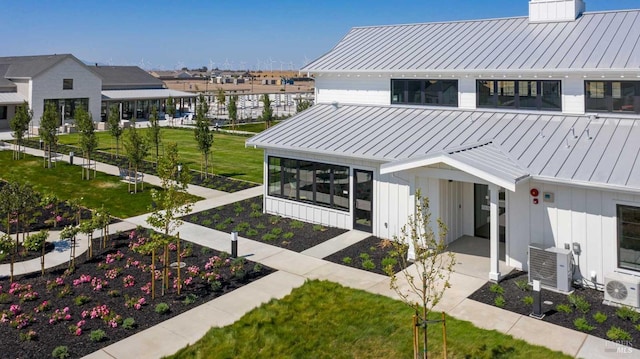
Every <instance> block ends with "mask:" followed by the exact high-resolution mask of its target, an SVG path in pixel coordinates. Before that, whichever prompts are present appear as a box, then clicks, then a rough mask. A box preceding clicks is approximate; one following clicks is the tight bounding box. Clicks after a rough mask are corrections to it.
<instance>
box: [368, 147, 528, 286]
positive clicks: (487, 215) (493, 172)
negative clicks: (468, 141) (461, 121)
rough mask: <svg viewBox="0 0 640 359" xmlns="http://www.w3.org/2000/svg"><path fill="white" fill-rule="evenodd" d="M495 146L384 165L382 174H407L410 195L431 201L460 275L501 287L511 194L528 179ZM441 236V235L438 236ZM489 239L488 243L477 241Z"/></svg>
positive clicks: (506, 252)
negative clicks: (493, 283)
mask: <svg viewBox="0 0 640 359" xmlns="http://www.w3.org/2000/svg"><path fill="white" fill-rule="evenodd" d="M505 153H506V152H504V151H502V150H501V148H500V147H499V146H497V145H495V144H493V143H492V142H491V141H489V142H486V143H480V144H475V145H472V146H467V147H464V148H457V149H451V150H447V151H445V152H442V153H438V154H434V155H426V156H421V157H417V158H411V159H405V160H399V161H394V162H390V163H386V164H383V165H381V167H380V172H381V174H385V173H396V172H402V171H406V173H409V174H410V175H409V177H412V178H415V179H414V181H413V182H412V183H411V193H412V194H415V193H416V191H417V190H418V189H420V190H421V191H422V193H423V195H425V196H428V197H429V200H430V203H431V206H430V210H431V214H432V220H433V221H434V223H433V226H434V227H433V228H434V229H436V230H437V227H436V224H435V218H441V219H442V220H443V221H444V223H445V224H446V225H447V227H448V229H449V231H448V234H447V239H446V240H447V244H448V245H449V248H450V250H451V251H453V252H456V253H459V255H458V257H457V262H459V264H460V266H459V267H458V266H456V271H461V272H462V271H465V272H469V274H471V275H473V276H479V275H483V276H484V278H488V279H489V280H492V281H496V282H497V281H499V280H500V279H501V277H502V276H503V274H506V273H508V272H510V271H511V269H512V268H511V267H508V266H507V265H506V263H507V262H508V253H509V231H508V230H506V228H508V222H509V208H508V203H509V194H510V193H514V192H515V191H516V185H517V184H518V183H520V182H522V181H524V180H526V179H528V177H529V174H528V173H527V172H526V171H525V170H524V169H523V168H522V167H521V166H520V165H518V163H517V162H516V161H514V160H513V159H511V158H510V157H508V156H507V155H506V154H505ZM436 233H437V232H436ZM479 237H486V238H479Z"/></svg>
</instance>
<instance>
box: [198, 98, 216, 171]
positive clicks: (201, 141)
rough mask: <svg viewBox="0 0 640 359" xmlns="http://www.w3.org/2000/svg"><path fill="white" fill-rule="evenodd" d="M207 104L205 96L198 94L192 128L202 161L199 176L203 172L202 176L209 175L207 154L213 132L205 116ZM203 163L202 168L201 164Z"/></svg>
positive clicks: (211, 144)
mask: <svg viewBox="0 0 640 359" xmlns="http://www.w3.org/2000/svg"><path fill="white" fill-rule="evenodd" d="M208 109H209V104H207V101H206V99H205V97H204V96H203V95H202V94H200V97H199V99H198V106H197V108H196V128H195V129H194V135H195V139H196V142H197V143H198V149H199V150H200V153H202V162H201V165H200V170H201V172H200V178H202V176H203V174H204V178H207V176H208V175H209V156H210V154H211V147H212V146H213V132H212V131H211V128H210V126H209V125H210V122H209V119H208V118H206V113H207V110H208ZM202 164H204V170H203V168H202V167H203V165H202Z"/></svg>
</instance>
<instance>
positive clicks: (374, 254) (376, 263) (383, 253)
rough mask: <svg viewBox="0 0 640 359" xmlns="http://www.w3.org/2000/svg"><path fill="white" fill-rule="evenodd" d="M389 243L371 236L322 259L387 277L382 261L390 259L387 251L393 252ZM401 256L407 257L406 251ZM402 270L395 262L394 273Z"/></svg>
mask: <svg viewBox="0 0 640 359" xmlns="http://www.w3.org/2000/svg"><path fill="white" fill-rule="evenodd" d="M389 243H390V242H389V241H388V240H383V239H381V238H378V237H375V236H371V237H367V238H365V239H363V240H361V241H359V242H358V243H355V244H353V245H351V246H349V247H347V248H345V249H343V250H341V251H339V252H336V253H334V254H332V255H330V256H328V257H326V258H324V259H325V260H327V261H329V262H333V263H338V264H343V265H346V266H349V267H353V268H357V269H362V270H367V271H369V272H373V273H377V274H382V275H387V274H386V273H385V272H384V264H383V260H384V259H385V258H390V257H391V256H390V254H389V251H391V250H393V248H392V247H390V246H389ZM402 256H403V258H406V257H407V251H406V249H405V250H404V252H403V254H402ZM387 260H388V259H387ZM394 262H395V261H394ZM372 264H373V267H372ZM402 269H404V268H403V267H402V266H401V264H400V263H397V262H395V265H394V271H395V272H396V273H397V272H398V271H400V270H402Z"/></svg>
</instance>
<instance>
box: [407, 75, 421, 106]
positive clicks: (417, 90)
mask: <svg viewBox="0 0 640 359" xmlns="http://www.w3.org/2000/svg"><path fill="white" fill-rule="evenodd" d="M407 82H408V92H407V102H408V103H422V93H421V87H422V81H419V80H409V81H407Z"/></svg>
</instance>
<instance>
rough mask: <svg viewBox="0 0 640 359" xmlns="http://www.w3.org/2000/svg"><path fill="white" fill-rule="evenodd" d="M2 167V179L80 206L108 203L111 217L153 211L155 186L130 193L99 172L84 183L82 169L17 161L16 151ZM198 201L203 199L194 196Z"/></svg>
mask: <svg viewBox="0 0 640 359" xmlns="http://www.w3.org/2000/svg"><path fill="white" fill-rule="evenodd" d="M0 168H2V172H0V178H2V179H4V180H6V181H15V182H20V183H30V184H31V185H32V186H33V188H34V189H35V190H36V191H37V192H39V193H41V194H46V193H54V194H55V195H56V196H57V197H58V198H60V199H62V200H67V199H80V198H81V200H80V203H81V204H82V205H83V206H85V207H87V208H93V209H97V208H100V207H101V206H102V205H103V204H104V206H105V208H107V209H108V210H109V211H110V213H111V215H112V216H115V217H118V218H126V217H132V216H136V215H140V214H143V213H147V212H149V211H150V210H149V207H150V205H151V191H150V189H151V188H152V186H151V185H149V184H145V186H144V191H142V192H138V193H136V194H130V193H129V190H128V184H127V183H125V182H122V181H120V178H119V177H118V176H110V175H107V174H104V173H101V172H97V176H96V178H95V179H91V180H89V181H87V180H84V181H83V180H82V175H81V172H80V167H79V166H72V165H70V164H68V163H64V162H60V163H57V164H56V166H55V167H54V168H50V169H48V168H44V162H43V158H42V157H33V156H29V155H26V156H25V158H23V159H21V160H13V159H12V151H0ZM132 188H133V187H132ZM138 189H140V184H138ZM194 199H196V200H197V199H200V198H199V197H195V196H194Z"/></svg>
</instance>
